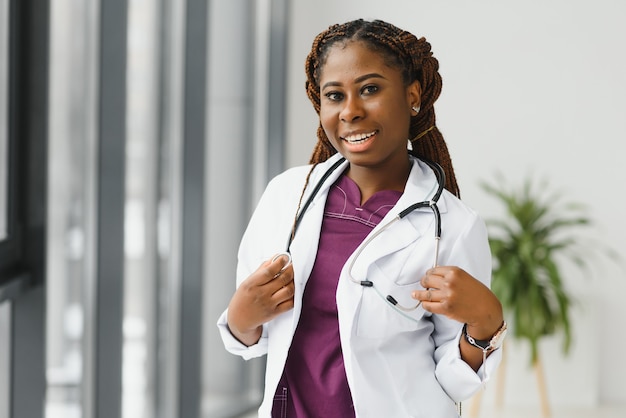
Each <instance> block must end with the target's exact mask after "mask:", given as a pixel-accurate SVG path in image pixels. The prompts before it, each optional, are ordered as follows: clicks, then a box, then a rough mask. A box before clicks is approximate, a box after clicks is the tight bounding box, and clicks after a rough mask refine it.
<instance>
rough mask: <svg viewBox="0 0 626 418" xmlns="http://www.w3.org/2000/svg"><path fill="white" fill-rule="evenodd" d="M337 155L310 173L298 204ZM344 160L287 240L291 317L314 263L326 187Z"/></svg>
mask: <svg viewBox="0 0 626 418" xmlns="http://www.w3.org/2000/svg"><path fill="white" fill-rule="evenodd" d="M340 158H341V155H339V154H336V155H335V156H333V157H331V158H330V159H328V160H327V161H326V162H324V163H322V164H320V165H319V166H318V167H316V169H315V171H314V172H313V174H311V178H310V179H309V184H308V186H307V190H306V191H305V194H304V197H303V201H302V205H304V204H305V202H306V200H307V199H308V198H309V196H310V194H311V191H312V190H313V189H314V188H315V186H316V185H317V183H318V182H319V181H320V179H321V178H322V176H323V175H324V173H326V171H327V170H328V169H329V168H330V167H331V166H332V165H333V164H334V163H335V162H336V161H337V160H338V159H340ZM347 164H348V163H347V161H345V162H344V163H343V164H342V165H340V166H339V167H338V168H336V169H335V171H334V172H333V173H332V174H331V175H330V176H329V177H328V178H327V179H326V181H325V182H324V184H323V186H322V187H321V188H320V190H319V191H318V193H317V194H316V196H315V198H314V199H313V201H312V202H311V204H310V205H309V207H308V208H307V211H306V213H305V215H304V216H303V217H302V221H301V222H300V225H299V226H298V229H297V231H296V234H295V238H294V240H293V242H292V243H291V247H290V251H291V257H292V260H293V266H294V281H295V297H294V314H295V316H294V318H299V316H300V311H301V308H302V295H303V293H304V287H305V285H306V282H307V280H308V279H309V276H310V274H311V271H312V270H313V264H314V263H315V258H316V254H317V246H318V244H319V237H320V232H321V226H322V219H323V216H324V207H325V203H326V197H327V195H328V191H329V189H330V186H331V185H332V184H333V183H334V182H335V180H337V178H338V177H339V176H340V175H341V173H343V171H344V170H345V168H346V166H347ZM296 324H297V321H295V322H294V328H295V326H296Z"/></svg>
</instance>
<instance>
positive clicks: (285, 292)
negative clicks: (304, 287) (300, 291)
mask: <svg viewBox="0 0 626 418" xmlns="http://www.w3.org/2000/svg"><path fill="white" fill-rule="evenodd" d="M294 294H295V285H294V283H293V282H291V283H289V284H288V285H285V286H282V287H280V288H278V289H277V290H276V291H275V292H274V293H273V294H272V300H273V302H274V303H275V304H277V305H278V304H280V303H282V302H284V301H286V300H289V299H293V295H294Z"/></svg>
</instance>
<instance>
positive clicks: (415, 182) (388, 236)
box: [349, 159, 446, 280]
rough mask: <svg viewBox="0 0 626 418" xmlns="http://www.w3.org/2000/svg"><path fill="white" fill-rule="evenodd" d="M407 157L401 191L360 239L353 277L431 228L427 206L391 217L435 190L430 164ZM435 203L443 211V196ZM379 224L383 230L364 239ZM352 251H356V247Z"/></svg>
mask: <svg viewBox="0 0 626 418" xmlns="http://www.w3.org/2000/svg"><path fill="white" fill-rule="evenodd" d="M411 161H412V168H411V175H410V176H409V179H408V181H407V184H406V186H405V190H404V193H403V194H402V196H401V197H400V199H399V200H398V202H397V203H396V205H395V206H394V208H393V209H392V210H391V211H389V213H388V214H387V216H385V218H384V219H383V220H382V221H381V222H380V223H379V224H378V225H377V226H376V228H375V229H374V230H373V231H372V232H371V233H370V235H369V236H368V237H367V238H366V239H365V240H364V241H363V243H361V246H363V249H362V252H361V253H360V254H359V256H358V259H357V260H356V261H355V263H354V267H353V269H352V274H353V276H354V278H355V279H357V280H361V278H365V277H366V276H367V274H368V269H369V268H370V266H371V265H372V264H373V263H374V262H375V261H376V260H378V259H380V258H382V257H385V256H387V255H389V254H392V253H395V252H397V251H400V250H401V249H403V248H405V247H407V246H409V245H410V244H411V243H413V242H415V240H417V239H419V238H420V237H421V236H422V235H423V231H427V230H429V229H431V225H432V223H433V222H434V216H433V214H432V210H431V209H430V208H429V207H425V208H419V209H416V210H415V211H413V212H412V213H411V214H409V215H408V216H406V217H405V218H403V219H400V220H397V221H393V219H394V218H396V217H397V216H398V214H399V213H400V212H402V211H403V210H404V209H406V208H407V207H409V206H411V205H413V204H415V203H417V202H423V201H428V200H430V198H431V197H432V196H433V194H434V192H435V191H436V190H437V184H438V183H437V178H436V176H435V174H434V173H433V171H432V170H431V169H430V167H428V166H427V165H426V164H424V163H422V162H418V160H416V159H411ZM438 207H439V211H440V212H441V213H445V212H446V207H445V201H444V199H440V201H439V203H438ZM389 222H393V224H391V225H389V226H388V227H386V225H387V224H389ZM382 228H385V230H384V231H382V232H381V233H380V235H378V236H376V237H375V238H373V239H372V240H371V242H368V239H369V238H370V237H372V236H373V235H375V234H378V232H379V231H380V230H381V229H382ZM364 244H366V245H364ZM356 253H358V250H357V251H356V252H355V254H356ZM349 262H350V260H349Z"/></svg>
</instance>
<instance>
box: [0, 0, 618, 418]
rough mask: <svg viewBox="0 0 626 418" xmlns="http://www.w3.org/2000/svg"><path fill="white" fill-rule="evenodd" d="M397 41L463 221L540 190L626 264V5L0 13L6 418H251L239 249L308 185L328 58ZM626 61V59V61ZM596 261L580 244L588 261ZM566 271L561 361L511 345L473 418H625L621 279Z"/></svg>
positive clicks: (334, 4)
mask: <svg viewBox="0 0 626 418" xmlns="http://www.w3.org/2000/svg"><path fill="white" fill-rule="evenodd" d="M359 17H363V18H366V19H374V18H378V19H383V20H387V21H389V22H391V23H394V24H396V25H397V26H400V27H402V28H404V29H406V30H409V31H411V32H413V33H414V34H416V35H418V36H425V37H426V38H427V40H428V41H429V42H430V43H431V44H432V49H433V53H434V55H435V56H436V57H437V58H438V60H439V62H440V72H441V74H442V77H443V93H442V95H441V97H440V99H439V100H438V102H437V104H436V109H437V116H438V120H437V125H438V127H439V129H440V130H441V131H442V133H443V134H444V136H445V138H446V140H447V142H448V146H449V148H450V152H451V155H452V158H453V162H454V164H455V170H456V174H457V178H458V179H459V185H460V188H461V192H462V197H463V200H464V201H466V202H467V203H468V204H469V205H470V206H472V207H474V208H475V209H476V210H477V211H478V212H479V213H480V214H481V215H482V216H483V217H484V218H486V219H488V218H491V217H494V216H500V215H501V212H502V208H501V207H500V206H499V205H498V204H497V202H494V200H493V199H492V198H490V197H489V196H488V195H487V194H486V193H485V191H484V190H483V189H482V188H481V187H480V183H481V182H482V181H491V180H492V179H493V178H494V177H495V176H496V174H498V173H500V174H502V175H503V176H504V177H506V178H507V179H508V180H509V181H510V182H511V183H512V184H516V183H520V182H522V181H524V180H525V179H527V178H528V177H529V176H537V177H538V178H546V179H548V180H549V184H550V185H552V186H554V187H556V188H557V189H559V190H561V191H563V193H564V194H565V195H566V196H567V197H568V199H570V200H574V201H578V202H583V203H585V204H586V205H587V208H588V210H589V212H588V213H589V215H590V217H591V218H592V219H593V220H594V222H593V228H591V229H589V228H588V229H587V230H586V231H585V235H583V237H584V238H581V239H583V240H585V241H584V244H585V245H588V246H589V249H590V251H589V252H590V254H591V253H592V252H593V251H592V250H593V249H595V248H596V247H597V246H599V245H601V246H606V247H607V248H611V249H613V250H614V251H615V252H617V253H618V254H620V255H622V256H623V257H626V221H625V220H624V214H625V213H626V195H625V194H624V191H623V189H624V187H623V183H624V181H626V165H624V164H623V162H622V159H623V155H624V153H625V151H626V117H625V116H624V115H626V76H625V74H626V54H625V53H624V51H626V27H625V26H624V25H623V21H624V19H625V18H626V4H624V3H622V2H620V1H618V0H598V1H595V2H586V1H582V0H580V1H579V0H576V1H565V0H554V1H550V2H545V1H540V0H528V1H526V2H503V1H495V0H477V1H474V2H464V1H461V0H458V1H448V2H427V1H422V0H412V1H410V0H388V1H386V2H379V1H377V0H343V1H330V0H317V1H315V2H306V1H288V0H179V1H178V0H106V1H104V0H51V1H45V0H0V418H5V417H6V418H9V417H10V418H23V417H24V418H26V417H29V418H30V417H43V416H45V417H47V418H61V417H62V418H75V417H76V418H79V417H80V418H90V417H102V418H115V417H124V418H153V417H154V418H157V417H158V418H175V417H182V418H193V417H211V418H213V417H214V418H222V417H224V418H226V417H241V416H244V415H245V414H247V413H250V412H251V411H254V410H255V409H256V407H257V405H258V404H259V402H260V397H261V393H262V382H263V367H264V364H263V359H257V360H253V361H250V362H244V361H242V360H240V359H239V358H237V357H235V356H232V355H230V354H228V353H226V351H225V350H224V349H223V347H222V343H221V341H220V339H219V337H218V334H217V329H216V327H215V321H216V320H217V317H218V315H219V314H220V313H221V312H222V311H223V309H224V308H225V307H226V306H227V304H228V301H229V299H230V296H231V294H232V292H233V290H234V271H235V264H236V251H237V246H238V243H239V239H240V237H241V234H242V232H243V229H244V228H245V226H246V223H247V220H248V217H249V216H250V213H251V211H252V210H253V208H254V206H255V203H256V200H257V199H258V197H259V195H260V193H261V192H262V190H263V188H264V186H265V184H266V183H267V181H268V180H269V179H270V178H271V177H272V176H273V175H275V174H277V173H278V172H280V171H282V170H283V169H285V168H287V167H291V166H294V165H299V164H305V163H307V162H308V159H309V156H310V153H311V151H312V149H313V146H314V144H315V141H316V138H315V130H316V128H317V124H318V121H317V117H316V114H315V112H314V110H313V108H312V106H311V105H310V103H309V102H308V99H307V97H306V94H305V91H304V81H305V75H304V60H305V57H306V55H307V53H308V52H309V50H310V47H311V42H312V40H313V38H314V36H315V35H316V34H317V33H319V32H320V31H322V30H323V29H325V28H326V27H327V26H328V25H330V24H333V23H338V22H343V21H346V20H351V19H354V18H359ZM620 51H621V52H620ZM587 242H588V244H587ZM588 261H589V264H590V265H591V266H592V269H590V271H588V272H584V273H583V272H581V271H580V270H579V269H577V268H576V267H575V266H569V265H566V266H565V268H564V270H563V274H564V276H565V277H566V279H567V280H566V282H565V286H566V288H567V289H568V291H569V292H570V293H571V294H572V295H573V296H574V298H575V299H576V301H577V302H576V304H575V306H574V308H573V309H572V327H573V329H572V332H573V343H572V348H571V350H570V352H569V353H568V354H567V355H564V353H563V352H562V350H561V338H560V337H559V336H558V335H555V336H554V337H549V338H545V339H544V340H543V341H542V342H541V352H542V358H543V365H544V371H545V379H544V382H545V388H543V389H542V388H540V387H539V385H538V383H537V378H536V375H535V373H534V371H533V370H532V369H531V368H530V367H529V363H528V357H529V349H528V347H527V345H526V344H525V343H524V342H523V341H516V340H514V339H509V340H508V342H507V347H508V349H507V357H506V360H505V363H504V364H503V365H504V368H503V369H504V370H505V372H506V373H503V374H500V375H498V376H495V377H493V379H492V381H491V382H490V384H489V385H488V386H487V389H486V391H485V392H483V393H482V394H481V396H480V397H477V398H475V399H472V400H470V401H468V402H467V403H465V405H466V407H465V411H466V412H464V416H465V415H467V416H485V417H487V416H489V417H492V416H493V417H495V416H497V417H518V416H519V417H521V416H523V417H529V416H537V417H539V416H542V414H545V411H544V410H543V409H542V401H541V394H542V393H544V394H547V397H548V400H549V403H550V407H551V412H552V414H553V415H554V416H561V417H574V416H580V417H583V416H584V417H592V416H593V417H605V418H606V417H617V416H620V417H621V416H625V415H624V414H625V413H626V385H625V384H624V376H626V360H625V359H624V356H623V355H622V347H623V346H624V344H626V337H624V333H623V328H624V324H625V318H626V304H624V303H623V295H624V294H626V273H625V271H626V270H625V269H624V267H623V265H620V264H619V263H615V262H609V261H606V260H605V259H604V258H602V257H592V256H591V255H590V259H589V260H588Z"/></svg>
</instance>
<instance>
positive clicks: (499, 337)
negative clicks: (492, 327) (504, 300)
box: [489, 322, 507, 350]
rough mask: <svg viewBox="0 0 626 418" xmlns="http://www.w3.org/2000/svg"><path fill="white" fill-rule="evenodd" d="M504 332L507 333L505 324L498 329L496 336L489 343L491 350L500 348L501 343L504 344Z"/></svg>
mask: <svg viewBox="0 0 626 418" xmlns="http://www.w3.org/2000/svg"><path fill="white" fill-rule="evenodd" d="M506 332H507V327H506V322H505V323H504V324H503V325H502V328H500V330H499V331H498V332H496V335H494V336H493V338H492V339H491V341H490V343H489V345H490V346H491V348H493V349H494V350H495V349H496V348H500V347H501V346H502V343H503V342H504V337H506Z"/></svg>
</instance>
